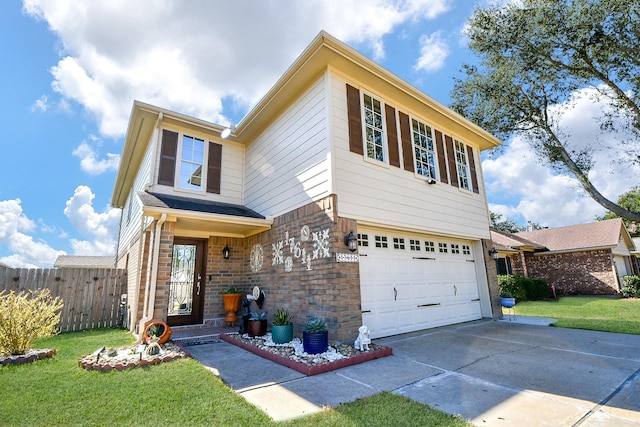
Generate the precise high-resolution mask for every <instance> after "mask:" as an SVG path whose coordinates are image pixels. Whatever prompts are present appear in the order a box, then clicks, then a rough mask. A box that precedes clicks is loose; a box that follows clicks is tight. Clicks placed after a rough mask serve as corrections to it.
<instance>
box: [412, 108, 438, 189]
mask: <svg viewBox="0 0 640 427" xmlns="http://www.w3.org/2000/svg"><path fill="white" fill-rule="evenodd" d="M411 125H412V133H413V152H414V154H415V162H416V173H418V174H419V175H422V176H426V177H428V178H433V179H436V158H437V157H436V150H435V146H434V143H433V132H432V130H431V127H429V126H427V125H426V124H424V123H422V122H419V121H418V120H416V119H412V120H411Z"/></svg>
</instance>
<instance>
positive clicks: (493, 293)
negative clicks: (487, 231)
mask: <svg viewBox="0 0 640 427" xmlns="http://www.w3.org/2000/svg"><path fill="white" fill-rule="evenodd" d="M493 247H494V246H493V242H492V241H491V240H484V239H483V240H482V253H483V256H484V267H485V272H486V274H487V282H488V284H489V300H490V301H491V316H492V317H493V318H494V319H502V306H501V305H500V287H499V286H498V274H497V273H496V260H494V259H493V257H491V256H490V255H489V249H491V248H493Z"/></svg>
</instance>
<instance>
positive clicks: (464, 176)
mask: <svg viewBox="0 0 640 427" xmlns="http://www.w3.org/2000/svg"><path fill="white" fill-rule="evenodd" d="M453 145H454V147H455V150H456V168H457V170H458V186H459V187H460V188H462V189H464V190H469V191H471V186H470V185H469V164H468V162H467V151H466V145H465V144H464V143H463V142H460V141H458V140H457V139H456V140H454V142H453Z"/></svg>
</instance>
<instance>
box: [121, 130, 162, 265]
mask: <svg viewBox="0 0 640 427" xmlns="http://www.w3.org/2000/svg"><path fill="white" fill-rule="evenodd" d="M155 138H156V133H155V132H154V134H153V135H152V137H151V140H152V141H155ZM152 158H153V144H148V145H147V150H146V151H145V153H144V157H143V158H142V162H141V163H140V168H139V169H138V173H137V175H136V178H135V180H134V181H133V187H132V188H131V189H130V193H129V195H128V196H127V201H126V202H125V205H124V206H123V208H122V212H123V215H121V217H120V236H119V239H118V257H120V256H121V254H124V253H125V252H127V251H128V250H129V247H130V246H131V244H132V241H133V240H134V239H135V238H136V236H137V235H139V234H140V228H141V223H142V221H143V218H142V204H141V203H140V199H138V196H137V193H138V191H143V190H144V189H145V187H146V186H147V184H148V183H149V182H150V180H151V179H152V177H151V169H152V163H153V162H152Z"/></svg>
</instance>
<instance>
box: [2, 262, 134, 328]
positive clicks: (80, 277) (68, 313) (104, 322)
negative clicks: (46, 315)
mask: <svg viewBox="0 0 640 427" xmlns="http://www.w3.org/2000/svg"><path fill="white" fill-rule="evenodd" d="M126 283H127V275H126V270H121V269H119V270H117V269H104V268H101V269H97V268H96V269H91V268H59V269H46V268H32V269H27V268H0V292H1V291H3V290H6V291H16V292H20V291H26V290H37V289H45V288H46V289H49V290H50V291H51V295H52V296H53V297H54V298H55V297H60V298H61V299H62V301H63V302H64V307H63V308H62V313H61V316H60V331H61V332H68V331H79V330H82V329H92V328H107V327H112V326H119V325H120V322H121V314H120V296H121V295H122V294H124V293H126V286H127V285H126Z"/></svg>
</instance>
